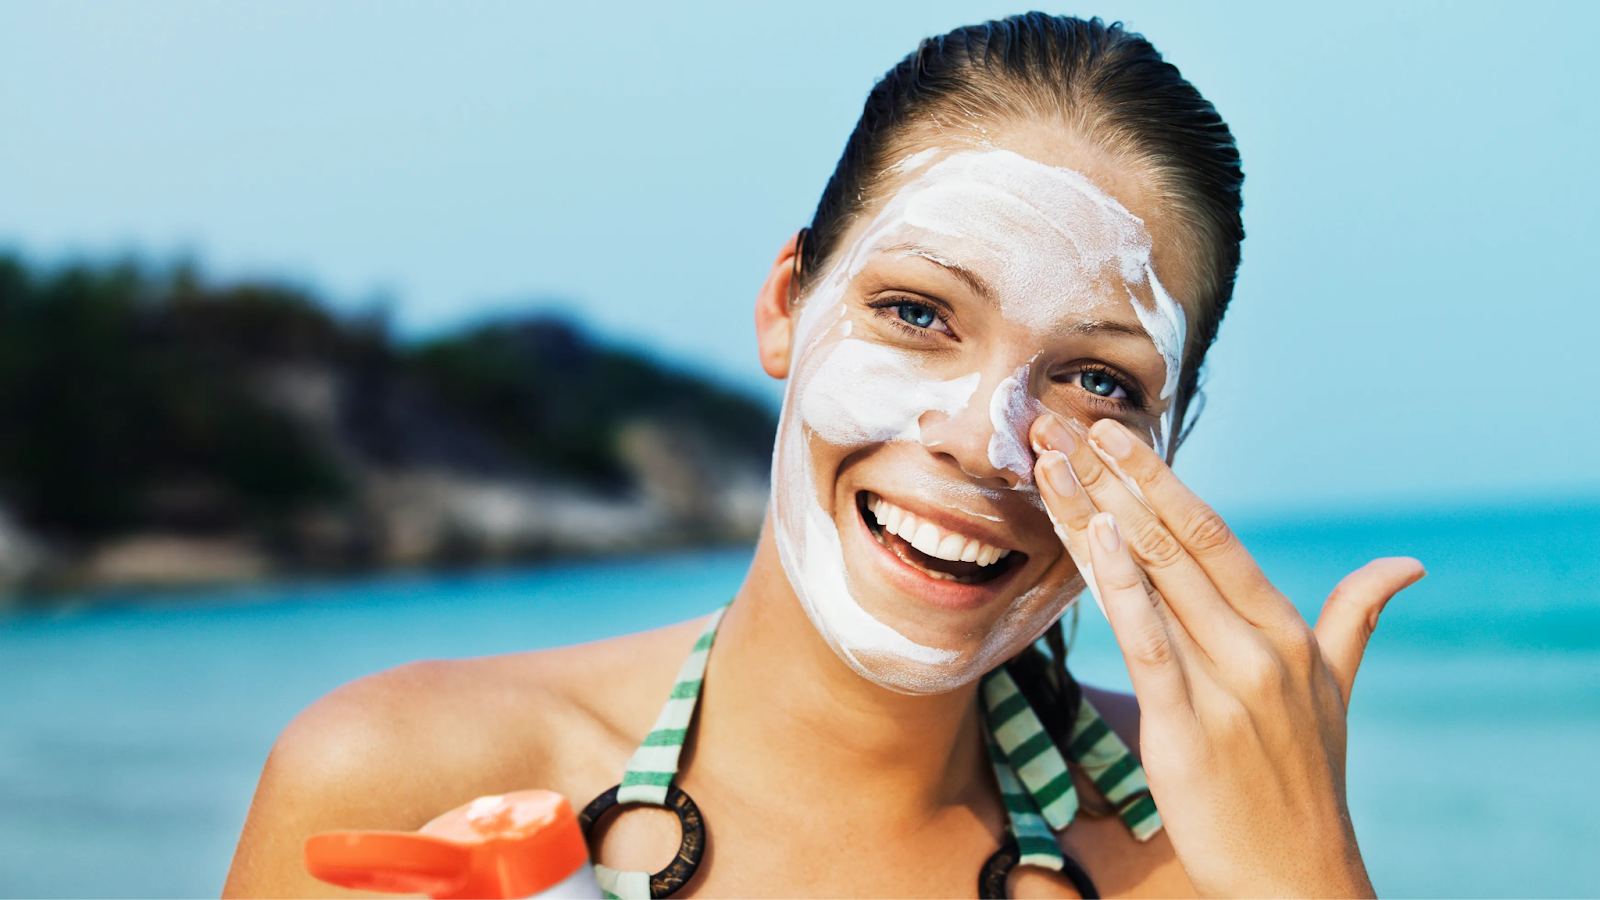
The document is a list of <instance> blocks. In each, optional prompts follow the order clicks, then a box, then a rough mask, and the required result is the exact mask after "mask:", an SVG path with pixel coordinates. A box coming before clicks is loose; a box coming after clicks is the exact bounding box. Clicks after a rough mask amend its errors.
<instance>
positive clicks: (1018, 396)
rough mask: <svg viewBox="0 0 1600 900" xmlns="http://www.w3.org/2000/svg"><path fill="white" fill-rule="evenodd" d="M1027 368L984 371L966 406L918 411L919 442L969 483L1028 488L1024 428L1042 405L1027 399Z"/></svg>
mask: <svg viewBox="0 0 1600 900" xmlns="http://www.w3.org/2000/svg"><path fill="white" fill-rule="evenodd" d="M1028 369H1029V367H1028V366H1023V367H1022V368H1020V369H1016V370H1011V369H1005V370H1001V371H997V372H993V373H985V375H984V377H983V380H982V381H980V382H979V384H978V389H977V390H975V391H973V392H972V399H971V400H969V401H968V402H967V405H966V408H964V409H962V410H960V411H959V412H956V413H954V414H946V413H943V412H939V411H932V412H928V413H925V414H923V416H922V419H921V421H920V422H919V423H918V424H919V426H920V431H921V434H922V446H924V447H926V448H927V449H928V452H929V453H932V454H933V455H935V456H938V457H943V458H946V459H948V460H949V461H950V462H952V463H953V464H955V465H956V466H957V467H959V468H960V469H961V471H962V472H964V473H966V474H967V476H968V477H969V478H972V479H973V480H975V481H979V482H982V483H984V484H987V485H990V486H992V487H1001V488H1006V489H1009V490H1019V489H1022V488H1028V487H1032V486H1033V461H1034V457H1033V450H1032V449H1031V447H1030V446H1029V443H1028V429H1029V428H1030V427H1031V426H1032V425H1033V420H1034V419H1036V418H1038V416H1039V415H1040V414H1041V413H1043V412H1044V405H1043V404H1042V403H1040V402H1039V401H1038V400H1036V399H1034V397H1033V394H1032V392H1031V385H1030V383H1029V377H1028V375H1029V373H1028Z"/></svg>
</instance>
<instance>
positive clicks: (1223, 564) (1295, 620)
mask: <svg viewBox="0 0 1600 900" xmlns="http://www.w3.org/2000/svg"><path fill="white" fill-rule="evenodd" d="M1089 437H1090V439H1091V441H1092V442H1093V444H1094V447H1095V449H1096V450H1098V451H1099V452H1100V453H1101V454H1103V459H1102V460H1101V461H1102V462H1103V463H1105V464H1106V465H1107V467H1108V468H1114V470H1115V474H1118V475H1120V478H1121V479H1122V480H1125V481H1127V482H1128V483H1130V484H1133V485H1135V486H1136V487H1137V490H1138V491H1139V492H1140V494H1141V496H1142V498H1143V500H1144V504H1145V506H1146V507H1148V508H1149V509H1150V510H1151V511H1152V512H1153V513H1154V514H1155V515H1156V516H1157V517H1159V518H1160V519H1161V522H1162V524H1164V525H1165V526H1166V527H1167V530H1168V532H1169V533H1170V534H1171V535H1172V536H1173V538H1174V539H1176V541H1177V542H1178V543H1179V544H1180V545H1181V546H1182V547H1183V548H1184V551H1185V552H1186V553H1187V554H1188V556H1189V558H1190V559H1193V560H1194V561H1195V563H1196V564H1197V565H1198V566H1199V567H1200V568H1201V570H1203V571H1204V572H1205V573H1206V575H1207V577H1209V578H1210V580H1211V583H1212V584H1213V585H1215V586H1216V588H1217V590H1218V591H1219V592H1220V593H1221V595H1222V597H1223V598H1224V599H1225V601H1226V602H1227V603H1228V605H1229V606H1231V607H1232V608H1233V609H1234V610H1236V611H1237V612H1238V613H1239V615H1240V616H1242V617H1243V618H1244V619H1245V620H1246V621H1248V622H1250V623H1251V624H1252V625H1256V626H1258V627H1264V626H1268V625H1271V626H1282V625H1283V624H1285V622H1290V623H1292V624H1293V625H1294V627H1297V628H1300V627H1304V620H1303V619H1301V618H1300V613H1299V612H1298V611H1297V610H1296V609H1295V608H1294V604H1292V603H1290V602H1289V600H1288V598H1286V597H1284V596H1283V595H1282V594H1281V593H1279V592H1278V590H1277V589H1276V588H1274V587H1273V586H1272V582H1271V580H1270V579H1268V578H1267V575H1266V573H1265V572H1263V571H1261V567H1260V566H1259V565H1258V564H1257V563H1256V560H1255V557H1253V556H1251V555H1250V551H1249V550H1247V549H1245V546H1244V544H1243V543H1242V542H1241V541H1240V540H1239V539H1238V537H1237V536H1235V535H1234V533H1233V530H1232V529H1231V528H1229V527H1228V524H1227V523H1226V522H1225V521H1223V519H1222V516H1220V515H1218V514H1217V512H1216V510H1214V509H1212V508H1211V507H1210V506H1209V505H1207V504H1206V503H1205V501H1203V500H1201V499H1200V498H1199V497H1198V496H1196V495H1195V493H1194V492H1193V491H1191V490H1189V488H1188V486H1187V485H1185V484H1184V483H1183V482H1182V481H1181V480H1180V479H1179V478H1178V476H1177V475H1174V474H1173V472H1172V469H1171V468H1169V467H1168V466H1167V464H1166V463H1165V462H1164V461H1162V459H1161V457H1159V456H1157V455H1156V452H1155V451H1154V450H1152V449H1151V448H1150V447H1149V446H1148V445H1146V444H1145V443H1144V442H1142V441H1139V440H1136V439H1134V438H1133V435H1132V433H1131V432H1129V431H1128V429H1126V428H1124V427H1123V426H1122V425H1121V424H1120V423H1118V422H1115V421H1113V420H1111V419H1101V420H1100V421H1098V422H1095V423H1094V425H1093V426H1092V427H1091V428H1090V430H1089ZM1073 461H1074V463H1076V460H1075V459H1074V460H1073ZM1079 477H1080V478H1081V477H1083V473H1082V472H1081V471H1080V472H1079Z"/></svg>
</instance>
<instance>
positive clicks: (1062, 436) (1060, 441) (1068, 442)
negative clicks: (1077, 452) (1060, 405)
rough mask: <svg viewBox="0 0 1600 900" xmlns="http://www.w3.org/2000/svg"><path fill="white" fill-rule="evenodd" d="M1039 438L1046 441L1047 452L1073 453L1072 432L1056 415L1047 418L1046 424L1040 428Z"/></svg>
mask: <svg viewBox="0 0 1600 900" xmlns="http://www.w3.org/2000/svg"><path fill="white" fill-rule="evenodd" d="M1039 436H1040V437H1041V438H1043V439H1044V447H1045V449H1046V450H1060V451H1061V452H1062V453H1071V452H1072V432H1070V431H1068V430H1067V426H1066V425H1063V424H1062V423H1061V420H1060V419H1058V418H1056V415H1055V414H1054V413H1049V414H1047V415H1046V416H1045V420H1044V424H1043V425H1040V426H1039Z"/></svg>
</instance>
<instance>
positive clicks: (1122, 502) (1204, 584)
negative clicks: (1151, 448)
mask: <svg viewBox="0 0 1600 900" xmlns="http://www.w3.org/2000/svg"><path fill="white" fill-rule="evenodd" d="M1040 420H1041V421H1040V422H1039V423H1037V424H1038V427H1037V436H1038V440H1039V441H1040V442H1041V443H1043V444H1045V445H1047V446H1052V447H1055V448H1056V449H1058V450H1062V451H1067V450H1069V449H1070V450H1071V455H1070V456H1069V457H1068V461H1069V463H1070V464H1071V466H1072V468H1073V470H1074V471H1075V472H1076V474H1077V481H1078V483H1079V484H1080V485H1082V488H1083V491H1084V493H1085V494H1086V495H1087V496H1088V498H1089V500H1090V501H1091V502H1092V503H1093V504H1094V506H1095V507H1096V508H1098V509H1100V510H1102V511H1104V512H1108V513H1111V514H1112V515H1114V516H1116V518H1117V525H1118V527H1119V528H1120V529H1121V532H1122V537H1123V539H1124V541H1125V542H1126V543H1127V545H1128V549H1129V551H1130V552H1131V554H1132V556H1133V558H1134V560H1135V561H1136V562H1138V564H1139V565H1140V567H1141V568H1143V569H1144V571H1145V573H1146V575H1148V576H1149V579H1150V583H1151V584H1152V585H1153V586H1154V587H1155V589H1156V590H1157V591H1159V592H1160V593H1161V596H1162V597H1163V598H1165V599H1166V602H1167V606H1168V607H1170V608H1171V610H1172V613H1173V615H1175V616H1177V617H1178V620H1179V622H1180V623H1181V625H1182V627H1183V628H1184V629H1185V630H1186V631H1188V632H1189V634H1190V635H1191V636H1193V638H1194V640H1195V642H1196V643H1197V644H1199V646H1200V648H1201V649H1202V650H1204V651H1205V653H1206V655H1207V656H1209V657H1211V659H1212V660H1222V659H1229V658H1233V657H1235V656H1237V654H1238V653H1239V652H1240V651H1241V648H1240V647H1239V644H1240V642H1242V641H1246V640H1251V639H1252V637H1253V636H1252V635H1251V634H1250V633H1249V627H1250V626H1249V623H1247V622H1246V621H1245V620H1244V619H1243V618H1241V617H1240V616H1239V614H1238V613H1237V612H1235V611H1234V609H1233V608H1232V607H1231V606H1229V605H1228V602H1227V601H1226V600H1225V599H1223V596H1222V594H1221V593H1220V592H1219V591H1218V589H1217V587H1216V585H1214V584H1212V583H1211V578H1210V576H1209V575H1207V574H1206V571H1205V570H1204V569H1202V568H1201V567H1200V565H1199V563H1197V562H1195V560H1194V559H1193V557H1191V556H1190V555H1189V553H1188V551H1187V550H1185V549H1184V547H1183V545H1182V544H1181V543H1180V542H1179V541H1178V539H1177V538H1176V537H1175V536H1173V534H1172V532H1170V531H1169V530H1167V527H1166V525H1165V524H1164V523H1163V522H1162V521H1161V519H1160V518H1159V517H1158V516H1157V515H1156V514H1155V513H1154V512H1152V511H1151V510H1150V508H1149V507H1148V506H1146V505H1145V504H1144V503H1143V502H1141V501H1140V499H1139V497H1138V496H1137V491H1138V488H1137V486H1130V484H1128V483H1125V482H1124V479H1123V478H1122V477H1119V473H1117V472H1115V471H1114V470H1113V469H1112V468H1111V467H1110V466H1108V465H1107V464H1106V463H1105V461H1104V460H1102V459H1101V458H1100V457H1099V456H1098V455H1097V454H1096V453H1095V452H1094V449H1093V448H1092V447H1090V446H1089V444H1088V442H1087V441H1073V440H1072V436H1071V434H1070V432H1069V431H1068V429H1067V428H1066V427H1065V426H1064V424H1063V423H1062V422H1060V420H1059V419H1058V418H1057V417H1056V416H1055V415H1054V414H1051V413H1046V414H1045V415H1044V416H1041V417H1040ZM1117 435H1123V436H1124V439H1125V440H1130V441H1131V437H1126V432H1117V433H1116V434H1115V435H1113V436H1117Z"/></svg>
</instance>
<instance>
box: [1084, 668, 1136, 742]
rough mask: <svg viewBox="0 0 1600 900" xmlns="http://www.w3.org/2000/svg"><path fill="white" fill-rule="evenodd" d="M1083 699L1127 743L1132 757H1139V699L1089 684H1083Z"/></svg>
mask: <svg viewBox="0 0 1600 900" xmlns="http://www.w3.org/2000/svg"><path fill="white" fill-rule="evenodd" d="M1082 687H1083V696H1084V699H1086V700H1088V701H1089V703H1090V704H1091V705H1092V706H1094V708H1095V709H1096V710H1097V711H1098V712H1099V713H1100V718H1102V719H1105V720H1106V725H1108V726H1109V727H1110V728H1111V730H1112V731H1113V732H1115V733H1116V735H1117V737H1119V738H1122V742H1123V743H1124V744H1127V745H1128V749H1129V750H1131V751H1133V755H1134V758H1136V759H1137V758H1138V757H1139V699H1138V698H1137V697H1135V696H1133V695H1132V694H1125V693H1123V692H1121V691H1108V690H1106V689H1105V688H1097V687H1093V686H1091V685H1087V684H1085V685H1083V686H1082Z"/></svg>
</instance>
